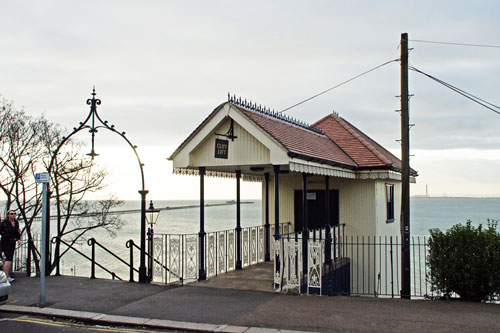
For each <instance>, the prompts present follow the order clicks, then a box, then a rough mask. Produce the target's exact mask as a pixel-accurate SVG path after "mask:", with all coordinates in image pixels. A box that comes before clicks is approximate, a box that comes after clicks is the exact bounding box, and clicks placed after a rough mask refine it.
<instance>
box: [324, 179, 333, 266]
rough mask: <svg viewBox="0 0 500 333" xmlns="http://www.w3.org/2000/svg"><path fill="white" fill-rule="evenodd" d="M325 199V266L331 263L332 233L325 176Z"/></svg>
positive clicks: (328, 190)
mask: <svg viewBox="0 0 500 333" xmlns="http://www.w3.org/2000/svg"><path fill="white" fill-rule="evenodd" d="M325 198H326V212H325V213H326V235H325V265H329V264H330V262H331V261H332V232H331V229H330V228H331V220H330V218H331V217H330V177H329V176H325Z"/></svg>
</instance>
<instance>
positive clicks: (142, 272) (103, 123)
mask: <svg viewBox="0 0 500 333" xmlns="http://www.w3.org/2000/svg"><path fill="white" fill-rule="evenodd" d="M87 105H90V112H89V114H88V115H87V117H86V119H85V120H84V121H83V122H80V125H79V126H78V127H74V128H73V131H72V132H71V133H70V134H69V135H67V136H64V137H63V138H62V140H61V142H60V143H59V145H58V146H57V148H56V150H54V152H53V154H52V157H51V159H50V163H49V166H48V168H47V172H48V173H49V174H50V172H51V170H52V167H53V165H54V162H55V159H56V157H57V154H58V153H59V150H60V149H61V148H62V147H63V146H64V144H65V143H66V142H68V140H69V139H70V138H71V137H72V136H73V135H75V134H77V133H78V132H80V131H82V130H85V129H88V130H89V133H90V134H91V138H92V147H91V151H90V153H89V154H87V155H89V156H90V157H91V158H92V159H94V157H95V156H99V154H97V153H96V152H95V150H94V143H95V134H96V133H97V132H98V129H101V128H103V129H107V130H109V131H111V132H113V133H116V134H118V135H119V136H120V137H122V138H123V139H124V140H125V141H126V142H127V144H128V145H129V146H130V148H132V150H133V151H134V154H135V157H136V158H137V162H138V163H139V168H140V171H141V183H142V188H141V190H139V194H140V195H141V242H140V243H141V244H140V245H141V247H140V248H141V254H140V266H139V282H141V283H144V282H147V277H146V266H145V257H146V252H145V251H146V250H145V249H146V245H145V244H146V195H147V193H148V191H147V190H146V189H145V183H144V164H143V163H142V162H141V159H140V157H139V154H138V153H137V146H136V145H134V144H132V142H131V141H130V140H129V139H128V138H127V137H126V136H125V134H126V133H125V132H120V131H118V130H116V128H115V125H109V124H108V121H107V120H102V119H101V117H100V116H99V114H98V113H97V106H98V105H101V100H100V99H98V98H96V92H95V87H93V90H92V98H89V99H87ZM89 123H90V124H89ZM96 124H97V126H96ZM47 197H48V199H47V200H49V201H50V196H47ZM48 207H50V202H49V203H48ZM47 215H50V214H47ZM47 218H48V221H50V216H48V217H47ZM48 221H45V222H46V223H47V222H48ZM48 225H49V224H48V223H47V226H48ZM47 234H49V233H47ZM58 239H59V230H58ZM46 241H48V239H47V240H46ZM58 248H59V247H58ZM55 255H56V259H57V268H56V275H59V257H58V255H59V253H56V254H55ZM48 263H49V264H50V261H48ZM47 271H48V270H47Z"/></svg>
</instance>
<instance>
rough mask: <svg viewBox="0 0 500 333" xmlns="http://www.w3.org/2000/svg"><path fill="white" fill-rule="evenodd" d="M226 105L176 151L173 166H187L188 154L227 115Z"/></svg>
mask: <svg viewBox="0 0 500 333" xmlns="http://www.w3.org/2000/svg"><path fill="white" fill-rule="evenodd" d="M226 107H227V105H225V106H224V107H223V108H221V109H220V110H219V111H218V112H217V113H216V114H215V115H214V116H213V117H212V119H210V120H209V121H208V123H207V124H205V126H203V127H202V128H201V129H200V130H199V131H198V133H196V134H195V135H194V137H192V138H191V140H189V142H187V143H186V145H185V146H184V147H183V148H182V149H181V151H179V153H177V155H176V156H175V157H174V160H173V161H172V162H173V167H174V168H187V167H189V154H190V153H191V152H192V151H193V150H194V149H196V147H197V146H198V145H199V144H200V143H202V142H203V140H204V139H205V138H206V137H207V136H208V135H209V134H210V133H211V132H212V131H213V130H214V128H216V127H217V126H218V125H219V124H220V123H221V122H222V121H223V120H224V118H225V117H226V115H227V111H226V110H225V109H226Z"/></svg>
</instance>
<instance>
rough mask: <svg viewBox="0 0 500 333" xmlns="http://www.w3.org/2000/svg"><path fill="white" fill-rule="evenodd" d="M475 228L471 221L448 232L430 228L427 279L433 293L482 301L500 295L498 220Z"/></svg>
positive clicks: (455, 226)
mask: <svg viewBox="0 0 500 333" xmlns="http://www.w3.org/2000/svg"><path fill="white" fill-rule="evenodd" d="M487 221H488V227H487V228H483V226H482V225H479V227H477V228H476V227H474V226H473V225H472V223H471V221H470V220H467V222H466V224H465V225H462V224H457V225H454V226H453V227H452V228H451V229H449V230H447V231H446V233H443V232H441V231H440V230H439V229H431V230H430V234H431V236H430V238H429V256H428V257H427V264H428V266H429V273H428V274H427V275H428V276H427V278H428V281H429V282H430V283H431V289H432V291H434V292H437V293H442V294H444V295H446V296H450V294H451V293H453V292H454V293H456V294H458V295H459V296H460V298H461V299H463V300H467V301H475V302H480V301H483V300H487V299H490V298H492V297H494V296H497V295H499V294H500V234H499V233H498V232H497V225H498V221H495V220H491V221H490V220H489V219H488V220H487Z"/></svg>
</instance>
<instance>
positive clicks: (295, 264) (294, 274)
mask: <svg viewBox="0 0 500 333" xmlns="http://www.w3.org/2000/svg"><path fill="white" fill-rule="evenodd" d="M283 243H284V246H283V249H284V250H285V256H284V257H285V258H284V275H285V278H286V284H285V285H284V286H283V288H284V289H289V288H296V287H299V292H300V280H301V277H302V242H300V241H299V242H298V241H295V240H293V239H292V240H288V239H283Z"/></svg>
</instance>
